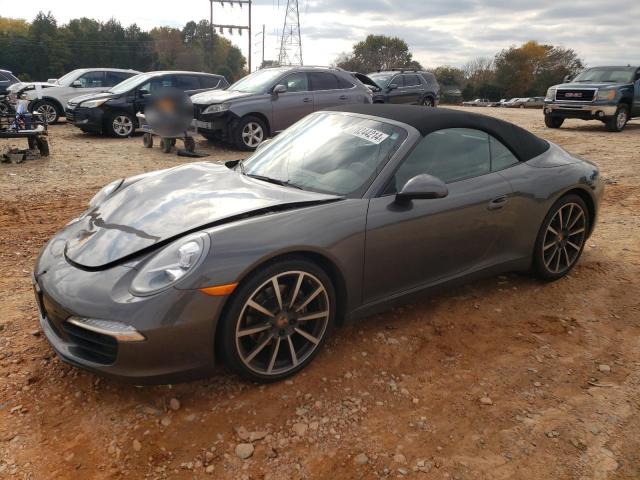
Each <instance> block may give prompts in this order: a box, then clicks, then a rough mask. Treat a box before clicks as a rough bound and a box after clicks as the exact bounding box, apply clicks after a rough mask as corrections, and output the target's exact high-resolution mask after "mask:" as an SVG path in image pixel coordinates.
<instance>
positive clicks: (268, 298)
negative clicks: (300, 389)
mask: <svg viewBox="0 0 640 480" xmlns="http://www.w3.org/2000/svg"><path fill="white" fill-rule="evenodd" d="M301 272H302V273H304V275H302V277H300V273H301ZM278 275H279V277H278V278H277V283H278V287H279V288H278V291H279V292H280V300H278V298H277V295H276V293H275V292H276V289H275V288H274V287H273V278H274V277H275V276H278ZM299 278H302V279H303V280H302V281H299V280H298V279H299ZM296 285H299V286H298V287H296ZM319 286H322V287H323V290H322V292H321V293H320V294H318V295H316V296H315V297H313V296H312V295H311V292H314V291H315V290H316V289H319ZM310 296H311V297H313V300H312V301H310V302H309V303H308V304H306V305H305V298H308V297H310ZM294 297H295V298H294ZM252 299H255V300H254V301H255V302H256V303H257V302H263V303H260V304H259V306H262V307H264V308H266V309H268V310H269V311H273V314H274V316H273V317H269V316H267V315H265V314H264V313H261V312H260V311H258V310H255V309H253V307H250V306H248V305H247V303H248V302H249V300H252ZM315 302H318V303H315ZM279 304H281V305H282V306H283V308H282V310H280V309H279V307H278V305H279ZM291 305H293V306H291ZM296 306H297V307H298V308H297V309H296ZM300 308H302V311H301V312H299V310H300ZM318 309H319V310H320V311H319V313H320V314H322V313H326V315H325V316H323V317H322V318H316V319H307V321H304V322H302V323H299V320H298V318H302V317H303V316H304V315H305V314H306V315H310V316H313V314H314V313H315V312H318ZM301 315H302V316H301ZM335 316H336V295H335V289H334V286H333V284H332V282H331V279H330V278H329V276H328V275H327V273H326V272H325V271H324V270H323V269H322V268H320V267H319V266H318V265H316V264H315V263H313V262H311V261H309V260H306V259H304V258H299V257H290V258H288V259H283V260H280V261H276V262H274V263H271V264H269V265H266V266H264V267H262V268H260V269H259V270H257V271H256V272H254V273H252V274H251V275H250V276H248V277H247V278H246V280H244V281H243V282H242V283H241V284H240V285H239V286H238V287H237V288H236V291H235V292H234V293H233V296H232V297H231V298H230V299H229V304H228V307H227V308H226V309H225V313H224V315H223V317H222V318H221V319H220V324H219V327H218V332H217V337H216V348H217V351H218V353H219V354H220V356H221V358H222V360H223V362H224V364H225V365H226V366H227V367H228V368H229V369H230V370H232V371H233V372H235V373H237V374H238V375H240V376H241V377H243V378H245V379H247V380H251V381H256V382H261V383H269V382H275V381H278V380H282V379H284V378H286V377H289V376H291V375H293V374H295V373H296V372H298V371H300V370H301V369H303V368H304V367H305V366H307V365H308V364H309V363H310V362H311V361H312V360H313V358H314V357H315V355H317V353H318V352H319V351H320V349H321V347H322V345H323V344H324V342H325V340H326V339H327V337H328V336H329V335H330V333H331V330H332V329H333V325H334V323H335ZM283 319H284V320H283ZM249 320H251V323H249V322H248V321H249ZM283 322H284V323H285V325H284V326H283ZM247 325H249V326H248V328H247ZM256 325H257V326H258V327H257V328H258V329H259V328H262V329H263V330H262V331H260V332H257V333H254V334H247V335H238V336H237V333H241V332H242V331H243V330H244V331H248V330H249V329H252V330H254V329H256ZM265 329H266V330H265ZM300 329H302V330H304V331H305V333H307V334H308V335H310V336H311V337H312V338H313V339H314V340H316V341H317V342H315V341H314V342H312V341H311V340H308V337H307V336H305V335H303V334H300V333H298V330H300ZM310 329H311V330H310ZM283 342H284V346H285V347H286V350H284V349H280V346H281V345H283ZM259 346H262V349H261V350H259V353H257V354H255V355H254V356H253V357H252V355H251V354H252V353H253V352H255V351H256V350H258V347H259ZM291 349H293V351H294V352H295V355H294V354H293V353H291ZM243 350H246V352H244V353H243ZM274 352H275V356H274ZM298 355H299V356H298ZM249 357H252V358H249ZM274 359H275V360H274ZM247 360H248V361H247ZM296 362H297V363H296ZM269 369H271V373H268V372H269Z"/></svg>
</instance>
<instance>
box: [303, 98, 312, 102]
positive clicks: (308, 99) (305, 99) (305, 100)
mask: <svg viewBox="0 0 640 480" xmlns="http://www.w3.org/2000/svg"><path fill="white" fill-rule="evenodd" d="M302 101H303V102H304V103H309V102H310V101H311V99H310V98H309V97H307V98H304V99H303V100H302Z"/></svg>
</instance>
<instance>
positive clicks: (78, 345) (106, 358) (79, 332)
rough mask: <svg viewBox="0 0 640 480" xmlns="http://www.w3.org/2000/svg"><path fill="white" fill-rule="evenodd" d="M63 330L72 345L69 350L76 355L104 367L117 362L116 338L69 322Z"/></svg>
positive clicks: (63, 325)
mask: <svg viewBox="0 0 640 480" xmlns="http://www.w3.org/2000/svg"><path fill="white" fill-rule="evenodd" d="M62 328H63V330H64V333H65V334H66V335H67V338H68V339H69V342H70V343H71V344H72V345H71V346H70V347H69V348H70V350H72V351H73V353H74V354H75V355H77V356H79V357H82V358H84V359H86V360H89V361H90V362H94V363H100V364H102V365H110V364H112V363H114V362H115V361H116V356H117V355H118V342H117V340H116V339H115V338H113V337H110V336H109V335H104V334H102V333H97V332H93V331H91V330H86V329H84V328H82V327H78V326H77V325H74V324H72V323H69V322H64V323H63V324H62Z"/></svg>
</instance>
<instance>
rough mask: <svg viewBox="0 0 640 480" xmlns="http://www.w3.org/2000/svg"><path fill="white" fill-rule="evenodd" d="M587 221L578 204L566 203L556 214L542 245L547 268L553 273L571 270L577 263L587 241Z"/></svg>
mask: <svg viewBox="0 0 640 480" xmlns="http://www.w3.org/2000/svg"><path fill="white" fill-rule="evenodd" d="M586 227H587V219H586V215H585V212H584V210H583V208H582V207H581V206H580V205H578V204H577V203H566V204H564V205H562V206H561V207H560V208H559V209H558V211H557V212H556V213H555V215H554V216H553V218H552V219H551V222H550V223H549V226H548V227H547V231H546V232H545V234H544V239H543V243H542V256H543V260H544V265H545V267H546V268H547V269H548V270H549V271H550V272H552V273H560V272H564V271H566V270H569V269H570V268H571V267H572V266H573V264H574V263H575V262H576V260H577V259H578V257H579V256H580V252H581V251H582V247H583V245H584V242H585V240H586V234H587V231H586Z"/></svg>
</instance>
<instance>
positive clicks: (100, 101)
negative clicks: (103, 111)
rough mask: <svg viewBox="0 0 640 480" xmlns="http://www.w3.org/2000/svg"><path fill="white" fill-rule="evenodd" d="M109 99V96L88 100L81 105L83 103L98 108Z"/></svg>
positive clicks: (84, 105) (86, 106) (87, 106)
mask: <svg viewBox="0 0 640 480" xmlns="http://www.w3.org/2000/svg"><path fill="white" fill-rule="evenodd" d="M107 100H109V99H108V98H100V99H98V100H87V101H86V102H82V103H81V104H80V105H82V106H83V107H85V108H97V107H99V106H100V105H102V104H103V103H105V102H106V101H107Z"/></svg>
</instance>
